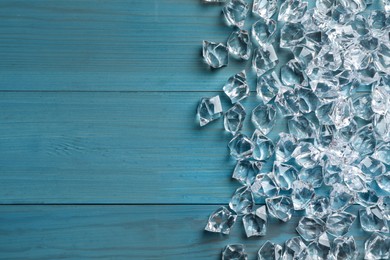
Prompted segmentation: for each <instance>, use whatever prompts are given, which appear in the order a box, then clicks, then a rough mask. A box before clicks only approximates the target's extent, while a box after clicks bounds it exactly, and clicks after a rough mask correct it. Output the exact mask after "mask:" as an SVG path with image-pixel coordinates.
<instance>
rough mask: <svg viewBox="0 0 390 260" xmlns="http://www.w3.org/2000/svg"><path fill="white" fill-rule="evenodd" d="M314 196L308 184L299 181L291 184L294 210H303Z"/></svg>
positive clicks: (312, 189) (311, 187)
mask: <svg viewBox="0 0 390 260" xmlns="http://www.w3.org/2000/svg"><path fill="white" fill-rule="evenodd" d="M314 195H315V193H314V188H313V186H312V185H310V184H309V183H306V182H304V181H300V180H296V181H294V182H293V183H292V193H291V199H292V202H293V205H294V209H295V210H302V209H305V208H306V207H307V205H308V204H309V203H310V201H311V200H312V199H313V197H314Z"/></svg>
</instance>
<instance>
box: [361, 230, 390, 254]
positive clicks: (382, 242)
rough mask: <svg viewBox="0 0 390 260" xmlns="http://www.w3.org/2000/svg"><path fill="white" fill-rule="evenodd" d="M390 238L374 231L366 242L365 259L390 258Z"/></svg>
mask: <svg viewBox="0 0 390 260" xmlns="http://www.w3.org/2000/svg"><path fill="white" fill-rule="evenodd" d="M389 248H390V238H389V237H387V236H385V235H383V234H380V233H373V234H372V235H371V236H370V238H368V239H367V240H366V243H365V244H364V251H365V258H364V259H373V260H374V259H389V258H390V250H389Z"/></svg>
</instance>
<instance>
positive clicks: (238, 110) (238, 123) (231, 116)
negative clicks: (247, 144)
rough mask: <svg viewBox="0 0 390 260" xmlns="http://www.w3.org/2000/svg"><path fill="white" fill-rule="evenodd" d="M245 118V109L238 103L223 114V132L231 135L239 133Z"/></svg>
mask: <svg viewBox="0 0 390 260" xmlns="http://www.w3.org/2000/svg"><path fill="white" fill-rule="evenodd" d="M245 117H246V112H245V108H244V107H243V106H242V105H241V104H240V103H237V104H235V105H234V106H233V107H231V108H230V109H229V110H228V111H226V113H225V114H224V121H223V125H224V127H225V130H226V131H228V132H230V133H232V135H235V134H237V133H238V132H239V131H241V128H242V125H243V123H244V120H245Z"/></svg>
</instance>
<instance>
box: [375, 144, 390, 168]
mask: <svg viewBox="0 0 390 260" xmlns="http://www.w3.org/2000/svg"><path fill="white" fill-rule="evenodd" d="M372 157H373V158H375V159H377V160H379V161H381V162H383V163H385V164H387V165H390V143H380V144H379V145H378V146H377V147H376V150H375V153H374V155H373V156H372Z"/></svg>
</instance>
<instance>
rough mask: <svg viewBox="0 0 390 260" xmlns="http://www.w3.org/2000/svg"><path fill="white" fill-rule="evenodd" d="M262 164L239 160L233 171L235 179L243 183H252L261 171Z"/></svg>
mask: <svg viewBox="0 0 390 260" xmlns="http://www.w3.org/2000/svg"><path fill="white" fill-rule="evenodd" d="M260 168H261V164H260V163H258V162H252V161H246V160H244V161H237V164H236V167H235V168H234V171H233V176H232V178H233V179H236V180H238V181H239V182H240V183H241V184H242V185H251V184H252V183H253V182H254V181H255V178H256V175H257V174H258V173H259V171H260Z"/></svg>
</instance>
